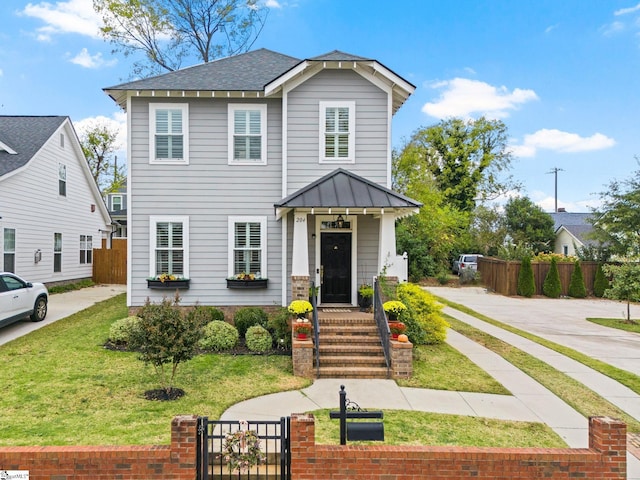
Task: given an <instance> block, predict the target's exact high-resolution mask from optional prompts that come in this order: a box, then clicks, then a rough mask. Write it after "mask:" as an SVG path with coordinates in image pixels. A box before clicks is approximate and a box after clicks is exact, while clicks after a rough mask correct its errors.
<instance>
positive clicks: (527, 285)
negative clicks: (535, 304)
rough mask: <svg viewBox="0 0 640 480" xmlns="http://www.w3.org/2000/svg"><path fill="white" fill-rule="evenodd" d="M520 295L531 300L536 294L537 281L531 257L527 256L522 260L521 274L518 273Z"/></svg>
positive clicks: (518, 291)
mask: <svg viewBox="0 0 640 480" xmlns="http://www.w3.org/2000/svg"><path fill="white" fill-rule="evenodd" d="M517 293H518V295H522V296H523V297H528V298H531V297H533V296H534V295H535V293H536V280H535V277H534V275H533V268H531V257H529V256H526V257H524V258H523V259H522V264H521V265H520V272H518V288H517Z"/></svg>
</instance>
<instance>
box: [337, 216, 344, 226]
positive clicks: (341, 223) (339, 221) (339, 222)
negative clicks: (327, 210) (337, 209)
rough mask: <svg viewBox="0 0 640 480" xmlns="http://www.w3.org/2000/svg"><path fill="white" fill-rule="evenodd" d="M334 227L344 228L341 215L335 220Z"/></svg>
mask: <svg viewBox="0 0 640 480" xmlns="http://www.w3.org/2000/svg"><path fill="white" fill-rule="evenodd" d="M336 225H337V226H338V228H342V227H344V218H342V215H338V218H337V219H336Z"/></svg>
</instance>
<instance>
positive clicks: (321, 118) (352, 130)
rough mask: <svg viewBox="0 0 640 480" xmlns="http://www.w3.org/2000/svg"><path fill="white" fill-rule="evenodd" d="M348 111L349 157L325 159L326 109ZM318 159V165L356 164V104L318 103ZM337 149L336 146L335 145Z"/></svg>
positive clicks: (340, 102)
mask: <svg viewBox="0 0 640 480" xmlns="http://www.w3.org/2000/svg"><path fill="white" fill-rule="evenodd" d="M345 107H346V108H348V109H349V144H348V148H349V155H348V156H347V157H327V156H326V155H325V153H326V152H325V134H326V131H325V118H326V110H327V108H345ZM318 144H319V145H318V158H319V159H320V160H319V161H320V163H331V164H339V163H356V151H355V150H356V102H354V101H320V102H319V103H318ZM336 149H337V145H336Z"/></svg>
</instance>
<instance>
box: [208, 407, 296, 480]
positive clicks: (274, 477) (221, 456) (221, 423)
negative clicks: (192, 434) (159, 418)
mask: <svg viewBox="0 0 640 480" xmlns="http://www.w3.org/2000/svg"><path fill="white" fill-rule="evenodd" d="M290 425H291V419H290V417H281V418H280V420H247V421H246V422H244V421H239V420H209V419H208V418H207V417H199V418H198V476H197V478H198V480H219V479H233V480H237V479H242V480H252V479H254V480H258V479H260V480H263V479H264V480H291V471H290V470H291V469H290V467H291V457H290V451H289V449H290V444H289V430H290ZM243 430H245V431H251V432H253V434H255V436H256V437H257V438H258V439H259V440H260V451H261V452H262V457H263V461H262V462H260V464H258V465H256V466H252V467H251V468H248V469H241V470H240V471H238V470H231V469H230V468H229V464H228V462H227V461H226V460H225V446H227V445H228V443H227V439H228V438H232V436H233V435H234V434H236V433H237V432H241V431H243ZM240 448H245V450H246V449H247V448H248V447H247V446H246V445H243V446H242V447H240Z"/></svg>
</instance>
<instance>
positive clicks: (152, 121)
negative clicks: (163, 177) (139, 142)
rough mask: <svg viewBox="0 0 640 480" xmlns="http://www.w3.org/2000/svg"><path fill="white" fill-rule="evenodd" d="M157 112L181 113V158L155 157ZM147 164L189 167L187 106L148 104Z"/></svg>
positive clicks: (179, 104) (178, 104)
mask: <svg viewBox="0 0 640 480" xmlns="http://www.w3.org/2000/svg"><path fill="white" fill-rule="evenodd" d="M158 110H181V111H182V158H157V157H156V112H157V111H158ZM149 163H150V164H156V165H189V104H188V103H150V104H149Z"/></svg>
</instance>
